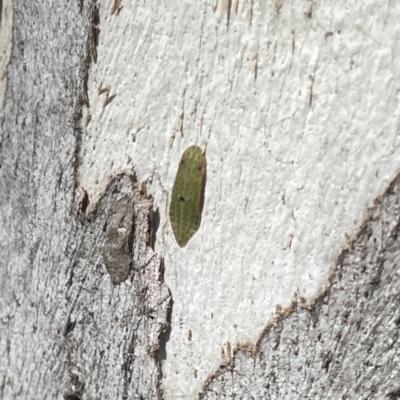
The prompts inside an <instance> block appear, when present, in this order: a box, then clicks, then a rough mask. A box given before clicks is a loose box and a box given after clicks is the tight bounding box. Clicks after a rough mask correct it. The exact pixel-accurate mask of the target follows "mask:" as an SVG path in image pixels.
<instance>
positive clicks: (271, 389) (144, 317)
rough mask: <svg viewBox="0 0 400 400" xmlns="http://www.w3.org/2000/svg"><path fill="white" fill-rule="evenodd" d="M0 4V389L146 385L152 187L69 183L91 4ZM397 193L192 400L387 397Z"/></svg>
mask: <svg viewBox="0 0 400 400" xmlns="http://www.w3.org/2000/svg"><path fill="white" fill-rule="evenodd" d="M13 6H14V27H13V49H12V56H11V61H10V64H9V67H8V86H7V91H6V96H5V110H4V111H5V112H4V116H5V117H4V121H3V122H2V141H1V150H0V268H1V280H0V398H1V399H6V400H9V399H10V400H11V399H37V398H40V399H59V398H63V397H64V398H65V399H68V400H77V399H80V400H88V399H90V400H92V399H93V400H94V399H155V398H161V397H162V390H161V388H160V385H161V380H162V371H161V369H160V367H161V365H162V363H161V362H160V361H162V359H163V357H166V356H168V357H169V356H171V357H172V356H173V355H171V354H165V340H167V339H168V336H167V335H168V314H169V312H170V311H171V310H170V307H171V295H170V293H169V290H168V288H167V287H166V286H165V284H164V283H163V277H162V275H163V260H162V259H161V257H160V256H159V255H157V254H155V253H154V251H153V250H152V248H151V245H152V238H153V236H154V232H152V227H153V225H152V223H151V217H152V209H153V205H152V201H151V199H150V198H148V196H147V195H146V192H145V187H144V186H143V185H141V184H140V183H138V182H137V181H136V179H135V177H134V175H133V174H129V173H126V174H122V175H119V176H118V177H116V178H115V179H114V180H113V181H112V182H111V183H110V184H109V186H108V189H107V191H106V193H105V194H104V196H103V198H102V199H101V201H100V202H99V204H98V206H97V208H96V209H95V210H93V211H91V212H90V213H89V214H88V215H86V211H87V201H86V200H87V199H86V197H85V192H83V191H80V192H79V191H76V167H77V163H79V160H77V158H76V155H77V151H78V150H79V143H80V135H81V132H80V130H79V126H78V125H79V124H78V121H79V119H80V102H82V101H86V100H85V96H84V89H85V75H86V69H87V65H88V64H87V63H88V60H89V59H88V56H87V54H88V53H89V54H90V55H91V57H92V58H94V57H95V47H94V46H93V34H94V32H95V29H94V30H93V27H92V20H93V4H91V3H89V2H84V1H77V2H73V1H71V2H65V1H63V0H53V1H50V0H49V1H43V2H33V1H31V0H26V1H15V2H14V5H13ZM399 194H400V185H399V181H398V180H396V181H395V182H394V183H393V185H392V186H391V187H390V189H389V190H388V191H387V192H386V193H385V195H384V196H383V197H382V198H381V199H379V200H378V201H377V205H376V208H374V209H372V210H371V212H370V217H369V219H368V220H367V221H366V223H365V224H364V226H363V228H362V230H361V232H360V234H359V235H358V237H357V240H356V241H355V242H354V244H353V248H351V249H349V250H348V251H345V252H344V253H343V255H342V256H341V258H340V259H339V260H338V263H337V267H336V270H335V271H334V273H333V275H332V280H331V286H330V287H328V288H327V289H326V291H325V292H324V293H323V294H321V296H320V297H319V298H318V299H317V300H316V301H315V302H314V303H307V302H304V301H302V299H300V298H299V299H298V302H297V303H294V304H293V306H292V308H291V309H290V310H283V311H282V315H281V316H280V317H279V318H277V320H276V321H275V323H274V324H273V325H271V326H269V327H267V328H266V330H265V331H264V333H263V334H262V335H261V336H260V340H259V342H258V344H257V346H256V347H255V348H253V347H252V346H247V345H246V344H243V346H242V347H243V349H242V350H240V349H239V350H237V351H236V352H235V355H234V358H233V360H232V362H231V363H230V364H228V365H225V366H223V367H221V368H220V369H219V370H218V371H216V372H215V374H213V375H211V376H210V378H209V379H208V381H207V382H206V383H205V387H204V391H203V393H202V395H201V398H203V399H223V398H237V399H238V398H240V399H268V398H271V399H293V398H298V399H300V398H304V399H327V398H330V399H338V398H348V399H390V400H392V399H397V398H400V385H399V383H398V382H399V377H400V376H399V375H400V373H399V346H398V331H399V329H398V328H399V321H400V315H399V314H400V311H399V309H400V307H399V303H400V299H399V295H398V293H399V279H398V278H399V268H398V262H399V259H398V230H399V227H398V224H399V218H400V213H399V207H400V206H399ZM132 208H133V211H132ZM107 270H108V272H109V273H107ZM111 281H114V284H113V283H112V282H111ZM172 295H173V294H172ZM163 335H164V336H163ZM246 349H247V350H246Z"/></svg>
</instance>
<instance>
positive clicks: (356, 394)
mask: <svg viewBox="0 0 400 400" xmlns="http://www.w3.org/2000/svg"><path fill="white" fill-rule="evenodd" d="M399 198H400V177H397V179H396V180H395V181H394V182H393V183H392V185H391V186H390V188H389V189H388V190H387V192H386V193H385V194H384V195H383V196H382V198H380V199H378V200H376V205H375V207H374V208H373V209H371V210H370V213H369V218H368V219H367V221H366V222H365V223H364V225H363V227H362V229H361V231H360V233H359V234H358V237H357V239H356V240H355V241H354V243H352V245H351V248H350V249H348V250H345V251H343V253H342V255H341V256H340V258H339V259H338V261H337V265H336V268H335V271H334V273H333V275H332V281H331V285H330V287H329V288H327V289H326V291H325V292H324V293H322V294H321V295H320V296H319V297H318V298H317V299H316V300H315V301H313V302H310V303H307V302H304V300H303V299H296V301H294V302H293V303H292V306H291V308H289V309H288V310H284V311H282V312H281V315H280V316H279V317H277V318H276V320H275V321H273V322H272V323H271V324H270V325H268V326H267V327H266V329H265V331H264V332H263V333H262V334H261V335H260V339H259V341H258V343H257V346H256V349H255V351H254V352H252V351H249V349H246V348H243V346H241V345H239V346H238V347H237V348H236V350H235V351H234V357H233V360H232V362H231V363H230V364H228V365H222V366H221V367H220V369H219V370H218V371H216V373H215V374H214V375H212V376H210V378H209V380H208V382H207V383H206V385H205V387H204V391H203V393H202V394H201V395H200V398H201V399H228V398H229V399H231V398H240V399H390V400H393V399H398V398H400V394H399V393H400V381H399V378H400V363H399V356H400V347H399V324H400V307H399V305H400V295H399V293H400V280H399V273H400V269H399V263H400V255H399V251H398V249H399V241H398V236H399V226H400V222H399V221H400V202H399Z"/></svg>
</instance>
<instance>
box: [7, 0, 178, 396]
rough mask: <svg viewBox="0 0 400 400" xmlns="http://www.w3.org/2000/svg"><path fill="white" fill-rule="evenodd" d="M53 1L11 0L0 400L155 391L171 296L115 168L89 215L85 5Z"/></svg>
mask: <svg viewBox="0 0 400 400" xmlns="http://www.w3.org/2000/svg"><path fill="white" fill-rule="evenodd" d="M56 3H57V4H54V2H52V4H51V5H50V3H46V2H41V3H40V4H39V3H35V2H30V1H27V2H15V4H14V21H15V24H14V28H13V41H14V46H13V49H12V55H11V61H10V64H9V67H8V87H7V91H6V97H5V118H4V121H3V125H2V128H3V137H2V149H1V169H0V204H1V206H0V207H1V208H0V218H1V224H0V255H1V261H0V265H1V271H2V280H1V295H0V330H1V339H0V360H1V361H0V398H2V399H10V400H11V399H22V398H23V399H28V398H31V399H34V398H41V399H56V398H57V399H58V398H64V399H69V400H76V399H99V398H103V399H107V398H109V399H117V398H118V399H128V398H129V399H133V398H134V399H157V398H159V397H160V396H161V394H160V389H159V380H160V359H159V358H160V357H161V353H160V351H159V349H160V340H162V336H163V335H164V334H165V333H166V332H167V329H168V318H169V311H170V302H171V296H170V293H169V289H168V287H167V286H166V285H165V284H164V283H163V260H162V258H161V257H160V256H159V255H157V254H156V253H154V251H153V250H152V247H151V245H152V237H153V236H152V229H153V226H152V216H153V202H152V199H150V198H149V197H148V196H147V195H146V190H145V186H144V185H141V184H140V183H138V182H136V180H135V178H134V175H133V174H128V173H126V174H123V175H119V176H117V177H116V178H114V179H113V180H112V182H111V183H110V185H109V187H108V189H107V191H106V193H105V194H104V196H103V197H102V199H101V201H100V202H99V204H98V205H97V207H96V208H95V209H94V210H93V211H92V212H89V214H88V215H86V212H87V210H88V209H89V208H90V207H89V199H88V196H87V193H86V192H85V191H84V189H83V188H78V189H76V186H77V185H76V175H75V171H76V167H77V165H78V164H79V160H78V159H77V158H76V157H77V154H78V151H77V149H79V142H80V135H81V132H80V130H79V129H78V128H79V124H77V122H76V121H79V120H80V115H81V107H82V104H84V103H85V101H84V100H85V96H84V92H85V78H86V76H87V67H88V60H89V59H90V57H88V56H87V54H90V53H93V46H91V42H93V40H91V38H92V37H93V32H92V31H91V26H92V20H93V15H94V14H93V10H95V8H94V4H90V3H83V2H82V3H80V4H78V3H77V2H67V3H66V2H64V1H57V2H56ZM50 9H51V10H58V11H57V12H55V11H51V12H49V10H50ZM37 24H39V25H40V30H38V27H37ZM54 36H55V37H54ZM50 37H52V38H53V37H54V39H52V40H49V38H50ZM88 38H89V39H88ZM82 88H83V95H80V93H82ZM75 191H76V196H75ZM74 198H76V200H74ZM107 271H108V274H107ZM110 278H111V279H110ZM122 282H123V283H122ZM115 285H117V286H115Z"/></svg>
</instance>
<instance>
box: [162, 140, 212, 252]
mask: <svg viewBox="0 0 400 400" xmlns="http://www.w3.org/2000/svg"><path fill="white" fill-rule="evenodd" d="M206 167H207V162H206V157H205V155H204V154H203V151H202V150H201V149H200V147H198V146H190V147H188V148H187V149H186V150H185V151H184V153H183V155H182V158H181V161H180V162H179V167H178V172H177V173H176V177H175V183H174V187H173V189H172V197H171V204H170V208H169V217H170V220H171V225H172V230H173V232H174V235H175V239H176V241H177V242H178V245H179V246H180V247H184V246H185V245H186V244H187V242H188V241H189V240H190V239H191V238H192V236H193V235H194V234H195V233H196V232H197V230H198V229H199V226H200V221H201V213H202V211H203V203H204V189H205V185H206Z"/></svg>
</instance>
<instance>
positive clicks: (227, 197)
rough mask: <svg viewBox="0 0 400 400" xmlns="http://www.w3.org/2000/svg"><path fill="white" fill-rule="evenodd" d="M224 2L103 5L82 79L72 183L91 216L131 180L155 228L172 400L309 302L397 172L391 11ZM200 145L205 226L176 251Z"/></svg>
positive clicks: (399, 146) (370, 0) (398, 69)
mask: <svg viewBox="0 0 400 400" xmlns="http://www.w3.org/2000/svg"><path fill="white" fill-rule="evenodd" d="M219 3H221V2H219ZM228 3H229V2H228ZM224 4H226V2H223V4H220V5H218V2H215V1H211V2H178V3H175V4H171V3H170V2H167V3H165V4H163V3H157V4H155V3H149V2H143V1H139V2H135V3H133V2H123V3H122V8H121V9H120V10H119V13H116V12H114V13H111V10H112V9H113V0H110V1H108V0H107V1H106V0H104V1H102V2H101V3H100V23H99V29H100V34H99V45H98V47H97V53H98V61H97V64H93V66H92V68H91V71H90V74H89V82H88V90H89V91H88V93H89V104H90V107H88V108H87V110H86V113H85V114H84V117H85V121H84V124H83V125H84V126H85V127H86V131H85V137H84V139H83V143H82V148H81V162H82V163H81V166H80V170H79V180H80V185H81V186H82V187H84V188H85V189H86V190H87V191H88V194H89V198H90V201H91V204H92V205H93V206H94V204H95V203H96V202H97V201H98V199H99V197H100V196H101V193H102V192H103V191H104V189H105V187H106V186H107V184H108V182H109V181H110V179H112V176H114V175H115V174H117V173H119V172H120V171H121V170H124V169H126V168H127V167H130V166H131V165H133V166H134V167H135V169H136V171H137V174H138V179H139V180H140V181H145V180H148V181H149V183H152V185H151V187H150V188H149V191H150V192H151V193H152V194H153V195H154V198H155V207H156V208H159V212H160V221H161V229H160V230H159V233H158V238H157V242H156V251H157V252H158V253H159V254H161V255H163V256H164V257H165V260H166V274H165V278H166V281H167V284H168V285H169V286H170V288H171V291H172V295H173V299H174V308H173V314H172V321H171V322H172V331H171V336H170V340H169V341H168V342H167V349H166V354H167V357H166V359H165V361H164V363H163V372H164V378H163V381H162V387H163V389H164V398H165V400H168V399H173V398H177V397H179V398H187V399H189V398H194V397H195V396H196V393H197V392H198V391H199V390H200V389H201V387H202V383H203V381H204V379H205V378H206V377H207V376H208V374H209V373H210V372H211V371H212V370H213V369H214V368H215V367H216V366H217V365H218V364H219V363H221V362H223V361H224V360H226V357H230V352H231V351H230V350H229V349H232V348H233V347H234V346H235V344H237V343H255V342H256V340H257V337H258V335H259V333H260V331H261V330H262V329H263V327H264V326H265V324H266V322H267V321H268V320H269V319H270V318H271V316H272V315H273V313H274V310H275V307H276V305H277V304H280V305H282V307H287V306H288V305H289V304H290V302H291V300H292V298H293V296H294V294H295V293H297V296H300V297H305V298H307V299H311V298H313V297H314V296H316V295H317V294H318V293H319V291H321V290H322V289H323V288H324V285H325V284H326V282H327V278H328V276H329V274H330V272H331V271H332V268H333V266H334V260H335V259H336V258H337V257H338V255H339V254H340V252H341V250H342V248H343V247H344V246H346V244H347V242H348V240H349V238H352V237H354V234H355V232H356V231H357V229H358V228H359V227H360V226H361V224H362V221H363V217H364V214H365V210H366V208H367V206H369V205H371V201H372V200H373V199H374V198H376V196H378V195H379V194H380V193H382V192H383V190H384V189H385V187H387V185H388V182H390V181H391V179H392V178H393V177H394V176H395V174H396V172H397V170H398V157H399V155H400V137H399V135H398V126H399V117H400V112H399V94H398V93H399V84H398V82H400V76H399V75H400V65H399V62H400V59H399V53H400V45H399V41H398V38H397V33H396V32H397V27H398V20H399V18H400V5H399V4H398V3H396V2H391V3H390V4H389V5H387V6H386V7H381V2H380V1H379V0H366V1H354V2H352V3H351V5H349V3H348V2H347V1H344V0H341V1H333V0H332V1H328V2H324V3H323V4H322V3H321V4H319V3H317V2H298V1H295V0H291V1H285V2H282V1H280V2H276V1H272V0H271V1H265V2H253V1H251V2H244V1H243V2H239V4H238V5H237V3H236V2H235V3H234V9H233V10H231V9H230V8H231V7H229V4H228V7H225V6H224ZM214 6H215V7H214ZM236 8H237V13H236ZM173 138H174V139H175V140H173ZM203 143H207V163H208V171H207V185H206V193H205V204H204V211H203V216H202V224H201V227H200V229H199V231H198V232H197V234H196V236H195V237H194V238H193V239H192V240H191V241H190V243H189V244H188V245H187V247H185V248H184V249H180V248H178V246H177V245H176V244H175V242H174V238H173V235H172V231H171V229H170V225H169V222H168V202H169V193H170V191H171V189H172V185H173V179H174V176H175V172H176V165H177V162H178V161H179V157H180V154H181V153H182V151H183V150H184V149H185V148H186V147H188V146H189V145H192V144H198V145H202V144H203ZM188 332H190V338H191V340H188V337H189V334H188ZM221 348H222V349H223V352H222V351H221Z"/></svg>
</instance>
